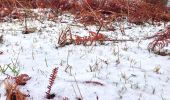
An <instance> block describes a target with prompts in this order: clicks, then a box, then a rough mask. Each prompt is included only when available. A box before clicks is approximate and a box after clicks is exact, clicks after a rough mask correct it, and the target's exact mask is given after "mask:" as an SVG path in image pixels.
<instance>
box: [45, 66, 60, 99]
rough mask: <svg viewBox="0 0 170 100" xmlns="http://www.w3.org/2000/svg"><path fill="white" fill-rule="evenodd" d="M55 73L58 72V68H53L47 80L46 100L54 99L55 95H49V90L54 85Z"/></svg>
mask: <svg viewBox="0 0 170 100" xmlns="http://www.w3.org/2000/svg"><path fill="white" fill-rule="evenodd" d="M57 72H58V68H54V69H53V71H52V74H51V75H50V78H49V85H48V87H47V88H48V91H47V92H46V98H47V99H52V98H54V97H55V94H51V88H52V86H53V84H54V81H55V79H56V77H57Z"/></svg>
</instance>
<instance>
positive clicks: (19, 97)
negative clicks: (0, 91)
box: [4, 79, 29, 100]
mask: <svg viewBox="0 0 170 100" xmlns="http://www.w3.org/2000/svg"><path fill="white" fill-rule="evenodd" d="M4 85H5V89H6V94H7V100H26V97H29V95H26V94H24V93H22V92H21V91H20V90H19V88H18V84H16V83H13V82H11V80H10V79H5V80H4Z"/></svg>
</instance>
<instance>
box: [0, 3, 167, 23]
mask: <svg viewBox="0 0 170 100" xmlns="http://www.w3.org/2000/svg"><path fill="white" fill-rule="evenodd" d="M148 1H150V0H1V1H0V19H3V17H6V16H9V15H10V14H11V13H12V12H13V11H14V10H16V9H17V8H21V9H35V8H41V9H44V8H48V9H51V11H52V13H53V15H56V14H58V13H64V12H71V13H72V14H73V15H75V19H76V20H77V21H79V22H82V23H83V24H99V25H101V24H103V25H104V26H105V25H106V24H109V23H111V22H113V21H115V20H116V19H117V18H119V17H126V18H127V19H128V21H129V22H131V23H135V24H142V23H145V22H155V21H170V14H168V8H167V7H165V3H162V2H160V3H159V2H158V3H152V2H148ZM159 1H161V0H159ZM162 1H163V0H162ZM18 14H19V11H17V12H15V13H14V14H13V16H19V17H15V18H20V16H23V15H21V14H20V15H18ZM29 15H30V14H29ZM30 17H33V16H30ZM152 24H153V23H152Z"/></svg>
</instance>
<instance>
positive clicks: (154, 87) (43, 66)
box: [0, 15, 170, 100]
mask: <svg viewBox="0 0 170 100" xmlns="http://www.w3.org/2000/svg"><path fill="white" fill-rule="evenodd" d="M60 21H61V22H62V21H63V22H64V23H60ZM118 24H119V23H113V25H114V27H115V28H116V31H107V30H102V31H101V32H100V33H103V34H106V35H107V36H109V37H112V38H117V39H123V38H124V39H131V38H132V39H135V41H127V42H118V43H113V42H105V45H92V46H83V45H68V46H65V47H62V48H58V49H57V48H56V46H57V45H58V44H57V41H58V36H59V33H60V32H61V31H62V30H64V29H65V28H66V27H70V28H71V32H72V34H77V35H81V36H84V35H88V32H89V31H95V32H96V30H97V29H98V27H96V26H88V27H87V29H88V30H86V29H85V27H84V26H83V25H82V24H79V23H75V22H74V21H73V20H72V18H70V16H69V15H67V16H66V15H63V16H61V17H59V19H58V21H57V22H53V21H43V23H40V22H39V21H29V22H28V27H29V28H30V27H31V28H37V30H36V32H34V33H30V34H22V30H24V25H23V23H21V22H18V21H15V22H12V23H9V22H3V23H0V33H1V34H2V35H3V36H4V37H3V40H4V41H3V43H1V44H0V51H2V52H3V54H1V55H0V66H1V67H6V66H7V65H8V64H10V66H11V67H14V65H13V63H15V64H16V66H17V68H16V70H19V74H28V75H29V76H30V77H31V79H30V80H29V81H28V82H27V84H26V85H25V86H20V87H19V88H20V89H21V90H22V91H23V93H25V94H29V95H30V97H29V98H27V99H28V100H45V95H46V94H45V92H46V91H47V86H48V84H49V77H50V74H51V72H52V69H54V68H55V67H59V70H58V73H57V78H56V80H55V84H54V85H53V87H52V91H51V92H52V93H55V94H56V95H57V96H56V97H55V98H54V100H63V98H64V97H67V98H68V99H69V100H76V97H81V96H82V98H83V100H170V93H169V91H170V57H169V56H159V55H155V54H153V53H151V52H148V50H147V46H148V44H149V43H150V42H151V41H152V39H150V40H143V38H144V37H147V36H152V35H153V34H154V33H155V32H158V31H159V30H160V29H163V28H164V27H165V26H164V24H161V25H160V26H153V25H148V24H146V25H142V26H137V25H133V24H129V23H122V24H124V26H125V33H126V35H122V34H121V32H120V30H119V25H118ZM168 24H169V23H168ZM168 24H166V25H168ZM12 62H13V63H12ZM157 69H160V70H158V71H157V72H156V71H155V70H157ZM5 73H6V74H9V75H11V76H14V73H13V72H12V71H11V70H10V69H7V71H6V72H5ZM5 78H6V75H4V74H2V73H1V72H0V84H1V87H0V100H5V99H6V95H5V89H4V84H3V80H4V79H5ZM88 81H92V82H98V83H101V84H94V83H90V82H88Z"/></svg>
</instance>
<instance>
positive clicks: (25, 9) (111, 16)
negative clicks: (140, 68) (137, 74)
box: [0, 0, 170, 100]
mask: <svg viewBox="0 0 170 100" xmlns="http://www.w3.org/2000/svg"><path fill="white" fill-rule="evenodd" d="M36 8H41V9H50V10H49V12H50V14H49V16H48V18H49V19H53V20H55V17H57V16H58V15H59V14H62V13H66V12H67V13H68V12H69V13H71V14H73V15H74V16H75V21H78V22H81V23H83V24H84V25H85V26H86V25H98V26H100V28H101V27H104V28H106V29H110V30H113V31H114V27H111V26H110V24H111V23H112V22H113V21H118V22H119V21H122V20H124V19H127V21H128V22H130V23H134V24H137V25H141V24H144V23H149V24H156V23H157V22H168V21H170V13H168V9H169V8H167V7H165V6H163V4H162V3H157V4H153V3H152V2H148V1H147V0H50V1H49V0H0V21H1V22H3V21H7V20H6V18H12V19H19V20H20V21H23V19H26V18H31V19H37V20H39V19H38V15H37V14H35V13H34V12H33V11H31V10H32V9H36ZM44 15H45V14H44ZM25 21H26V20H25ZM25 23H26V22H25ZM25 29H26V30H25V31H24V34H28V33H30V32H32V31H33V32H34V31H35V30H29V29H27V26H26V27H25ZM120 29H122V30H121V31H122V34H123V30H124V29H123V27H120ZM99 32H100V29H99V30H98V32H92V31H91V32H89V33H88V34H89V36H85V37H81V36H78V35H72V33H71V29H70V28H67V29H65V30H63V31H62V32H61V34H60V36H59V40H58V44H59V45H60V46H61V47H64V46H65V45H68V44H75V45H80V44H83V45H85V46H87V45H91V44H92V43H94V42H95V43H96V42H98V43H99V44H103V41H119V40H113V39H110V38H108V37H106V36H105V35H104V34H101V33H99ZM150 38H155V39H154V41H153V42H151V43H150V44H149V46H148V49H149V50H150V51H152V52H154V53H157V54H160V55H170V54H169V53H168V54H166V52H161V51H159V50H158V51H156V49H157V48H159V49H162V48H164V47H165V46H167V45H168V44H169V43H170V27H167V28H166V30H164V31H161V32H159V33H156V34H155V36H153V37H150ZM121 41H124V40H121ZM125 41H126V40H125ZM127 41H131V40H127ZM2 42H3V35H1V36H0V43H2ZM0 53H1V52H0ZM57 71H58V68H56V69H54V70H53V73H52V74H51V76H50V83H49V86H48V91H47V92H46V98H48V99H50V98H53V96H55V95H52V94H51V92H50V91H51V88H52V85H53V83H54V80H55V78H56V74H57ZM157 72H158V71H157ZM29 79H30V77H29V76H28V75H26V74H23V75H20V76H17V77H15V78H14V80H15V82H14V84H11V83H10V82H9V79H5V81H4V84H5V86H6V90H7V100H25V98H26V97H27V95H25V94H23V93H22V92H20V90H19V89H18V88H17V87H18V85H25V84H26V82H27V81H28V80H29ZM85 83H87V84H94V85H101V86H103V85H104V84H103V83H99V82H96V81H86V82H85ZM13 98H15V99H13Z"/></svg>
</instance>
